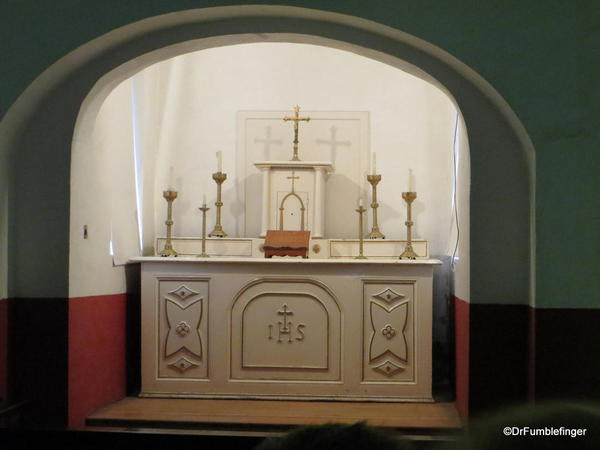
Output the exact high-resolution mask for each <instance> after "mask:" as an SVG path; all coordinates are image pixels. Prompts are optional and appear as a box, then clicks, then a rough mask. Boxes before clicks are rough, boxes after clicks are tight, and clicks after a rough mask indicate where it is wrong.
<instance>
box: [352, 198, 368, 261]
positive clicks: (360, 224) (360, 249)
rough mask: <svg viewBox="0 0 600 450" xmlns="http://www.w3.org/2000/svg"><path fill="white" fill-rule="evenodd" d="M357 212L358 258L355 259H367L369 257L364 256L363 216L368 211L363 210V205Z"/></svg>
mask: <svg viewBox="0 0 600 450" xmlns="http://www.w3.org/2000/svg"><path fill="white" fill-rule="evenodd" d="M361 203H362V201H361ZM355 211H356V212H357V213H358V256H356V257H355V258H354V259H367V257H366V256H365V255H364V254H363V250H364V248H363V247H364V245H363V244H364V243H363V236H364V230H363V228H364V227H363V214H364V213H365V211H366V209H365V208H363V205H362V204H361V205H359V207H358V209H355Z"/></svg>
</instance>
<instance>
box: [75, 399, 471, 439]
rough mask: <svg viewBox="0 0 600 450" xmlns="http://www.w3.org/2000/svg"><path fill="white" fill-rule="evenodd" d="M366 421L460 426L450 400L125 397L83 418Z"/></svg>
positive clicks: (190, 425)
mask: <svg viewBox="0 0 600 450" xmlns="http://www.w3.org/2000/svg"><path fill="white" fill-rule="evenodd" d="M360 421H366V422H367V423H368V424H369V425H372V426H377V427H387V428H394V429H397V430H415V431H422V432H431V431H434V432H435V431H439V432H445V433H447V432H451V431H454V430H458V429H460V428H462V422H461V420H460V417H459V415H458V413H457V411H456V407H455V405H454V403H374V402H321V401H267V400H212V399H210V400H207V399H166V398H164V399H163V398H137V397H127V398H124V399H122V400H120V401H118V402H116V403H113V404H111V405H108V406H106V407H104V408H102V409H100V410H98V411H96V412H94V413H93V414H91V415H90V416H88V418H87V422H86V424H87V425H88V426H104V427H107V426H115V427H141V428H167V429H182V428H185V429H198V428H202V427H204V428H212V429H218V428H220V427H226V428H233V429H235V428H237V429H287V428H292V427H297V426H303V425H317V424H324V423H355V422H360Z"/></svg>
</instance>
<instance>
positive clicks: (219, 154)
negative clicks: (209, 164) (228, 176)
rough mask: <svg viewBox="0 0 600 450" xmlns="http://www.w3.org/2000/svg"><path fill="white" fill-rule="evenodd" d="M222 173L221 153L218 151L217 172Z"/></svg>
mask: <svg viewBox="0 0 600 450" xmlns="http://www.w3.org/2000/svg"><path fill="white" fill-rule="evenodd" d="M222 171H223V152H222V151H221V150H219V151H218V152H217V172H222Z"/></svg>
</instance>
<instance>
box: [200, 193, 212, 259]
mask: <svg viewBox="0 0 600 450" xmlns="http://www.w3.org/2000/svg"><path fill="white" fill-rule="evenodd" d="M198 209H199V210H200V211H202V253H201V254H199V255H198V258H208V256H209V255H208V253H206V211H208V210H209V209H210V208H207V207H206V203H204V204H203V205H202V207H201V208H198Z"/></svg>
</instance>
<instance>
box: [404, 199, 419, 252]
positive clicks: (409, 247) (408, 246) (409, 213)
mask: <svg viewBox="0 0 600 450" xmlns="http://www.w3.org/2000/svg"><path fill="white" fill-rule="evenodd" d="M402 198H403V199H404V201H405V202H406V222H404V224H405V225H406V248H405V249H404V251H403V252H402V254H401V255H400V259H417V254H416V253H415V252H414V250H413V248H412V226H413V225H414V222H413V221H412V202H414V201H415V199H416V198H417V193H416V192H403V193H402Z"/></svg>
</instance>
